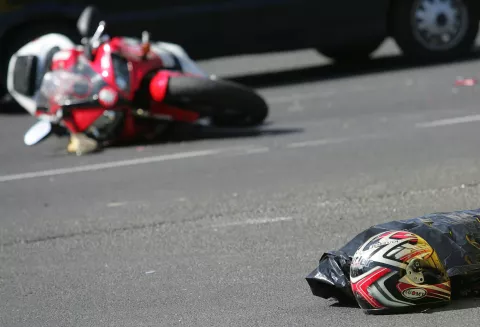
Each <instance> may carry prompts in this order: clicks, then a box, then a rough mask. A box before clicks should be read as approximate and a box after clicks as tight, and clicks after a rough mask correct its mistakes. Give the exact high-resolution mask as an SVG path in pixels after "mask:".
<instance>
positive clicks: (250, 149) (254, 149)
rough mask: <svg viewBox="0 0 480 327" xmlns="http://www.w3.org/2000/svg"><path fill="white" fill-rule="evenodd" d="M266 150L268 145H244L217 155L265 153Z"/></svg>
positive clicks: (231, 155) (230, 155)
mask: <svg viewBox="0 0 480 327" xmlns="http://www.w3.org/2000/svg"><path fill="white" fill-rule="evenodd" d="M268 151H270V149H269V148H268V147H258V146H244V147H238V148H232V149H230V150H228V151H224V152H223V153H221V154H219V157H236V156H241V155H248V154H256V153H265V152H268Z"/></svg>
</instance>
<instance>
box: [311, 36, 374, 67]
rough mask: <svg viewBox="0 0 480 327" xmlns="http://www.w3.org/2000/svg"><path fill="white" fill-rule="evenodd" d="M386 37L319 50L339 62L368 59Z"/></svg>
mask: <svg viewBox="0 0 480 327" xmlns="http://www.w3.org/2000/svg"><path fill="white" fill-rule="evenodd" d="M383 41H384V38H381V39H378V40H372V41H370V42H365V43H362V44H355V45H346V46H338V47H319V48H318V49H317V51H318V52H320V53H321V54H323V55H324V56H327V57H329V58H331V59H333V60H334V61H337V62H339V63H349V62H352V63H355V62H362V61H366V60H368V59H369V58H370V55H371V54H372V53H373V52H374V51H375V50H377V49H378V47H379V46H380V45H381V44H382V43H383Z"/></svg>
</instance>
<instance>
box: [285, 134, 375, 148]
mask: <svg viewBox="0 0 480 327" xmlns="http://www.w3.org/2000/svg"><path fill="white" fill-rule="evenodd" d="M380 137H381V135H379V134H364V135H358V136H354V137H339V138H327V139H319V140H311V141H304V142H296V143H290V144H288V145H287V148H305V147H309V146H321V145H329V144H340V143H345V142H353V141H357V140H365V139H376V138H380Z"/></svg>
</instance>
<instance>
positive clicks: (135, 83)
mask: <svg viewBox="0 0 480 327" xmlns="http://www.w3.org/2000/svg"><path fill="white" fill-rule="evenodd" d="M144 53H145V52H144V48H143V46H142V44H141V43H138V44H133V45H132V44H129V43H127V42H125V41H124V39H123V38H121V37H114V38H112V39H111V40H110V41H108V42H106V43H103V44H102V45H101V46H100V47H98V48H97V49H96V51H95V52H94V53H93V60H92V61H91V62H90V63H91V68H92V69H93V70H94V71H95V72H97V73H98V74H100V75H101V76H102V78H103V80H104V81H105V82H106V83H107V84H108V85H109V86H110V88H111V89H112V90H114V91H115V92H116V93H117V94H118V97H121V98H123V99H126V100H128V101H132V100H133V99H134V97H135V94H136V92H137V91H138V90H139V88H140V86H141V83H142V81H143V79H144V78H145V76H146V75H147V74H149V73H151V72H156V74H155V76H154V77H153V78H152V79H151V82H150V84H149V93H150V99H151V100H150V107H149V108H146V109H148V111H149V112H150V113H151V114H153V115H162V116H165V115H167V116H170V117H171V120H173V121H181V122H194V121H195V120H197V119H198V118H199V115H198V114H197V113H195V112H192V111H187V110H182V109H180V108H176V107H172V106H169V105H167V104H165V103H163V102H162V101H163V99H164V97H165V94H166V92H167V87H168V82H169V79H170V77H172V76H178V75H182V74H183V73H181V72H175V71H169V70H165V69H164V64H163V61H162V59H161V58H160V56H158V55H157V54H155V53H153V52H152V51H147V55H145V56H144ZM112 54H117V55H120V56H122V57H123V58H125V59H126V60H127V61H128V67H129V72H130V88H129V92H128V93H127V92H124V91H122V90H121V89H120V88H119V87H118V85H116V82H115V71H114V67H113V63H112V57H111V56H112ZM81 55H83V50H82V49H72V50H68V51H62V56H57V57H54V59H53V62H52V67H51V68H52V70H57V69H68V68H70V67H72V66H74V65H75V64H76V62H77V60H78V56H81ZM58 109H59V106H58V105H55V104H53V103H52V106H51V108H50V114H55V112H56V111H57V110H58ZM132 109H136V108H131V107H125V106H124V107H122V106H115V107H113V108H111V107H109V106H107V105H103V106H102V103H101V102H100V104H99V106H98V107H94V108H79V109H74V110H72V111H71V116H70V117H69V118H65V119H64V123H65V125H66V127H67V128H68V129H69V130H70V131H71V132H83V131H85V130H86V129H87V128H88V127H89V126H90V125H91V124H92V123H94V122H95V120H96V119H97V118H99V117H100V116H101V115H102V114H103V112H104V111H105V110H120V111H124V113H125V121H124V127H123V132H122V133H121V135H120V138H121V139H131V138H135V137H136V136H138V135H139V134H141V133H144V132H147V131H145V130H143V128H145V127H141V126H139V125H137V124H135V120H134V118H133V115H132V112H131V111H132Z"/></svg>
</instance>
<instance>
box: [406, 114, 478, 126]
mask: <svg viewBox="0 0 480 327" xmlns="http://www.w3.org/2000/svg"><path fill="white" fill-rule="evenodd" d="M477 121H480V115H470V116H464V117H455V118H448V119H440V120H434V121H431V122H427V123H417V124H415V126H416V127H419V128H428V127H439V126H447V125H455V124H463V123H471V122H477Z"/></svg>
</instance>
